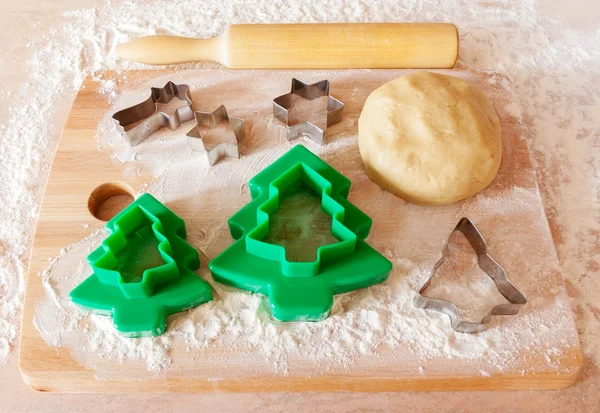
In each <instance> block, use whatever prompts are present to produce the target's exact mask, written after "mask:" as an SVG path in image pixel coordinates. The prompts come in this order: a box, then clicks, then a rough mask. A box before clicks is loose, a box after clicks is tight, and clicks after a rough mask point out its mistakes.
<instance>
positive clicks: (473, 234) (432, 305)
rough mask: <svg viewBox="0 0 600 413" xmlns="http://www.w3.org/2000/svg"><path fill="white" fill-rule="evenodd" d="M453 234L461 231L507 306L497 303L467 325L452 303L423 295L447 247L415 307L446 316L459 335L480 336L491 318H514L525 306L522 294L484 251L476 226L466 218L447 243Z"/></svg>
mask: <svg viewBox="0 0 600 413" xmlns="http://www.w3.org/2000/svg"><path fill="white" fill-rule="evenodd" d="M455 231H460V232H462V233H463V234H464V235H465V237H466V238H467V240H468V241H469V243H470V244H471V247H472V248H473V250H474V251H475V253H476V254H477V260H478V263H479V267H480V268H481V269H482V270H483V272H485V273H486V274H487V275H488V276H489V277H490V278H491V279H492V281H494V284H495V285H496V288H497V289H498V291H499V292H500V294H502V295H503V296H504V298H506V299H507V300H508V302H509V303H508V304H498V305H495V306H494V307H492V308H491V309H490V310H489V311H488V313H487V314H486V315H485V316H484V317H483V318H482V319H481V322H479V323H477V322H469V321H465V320H463V319H462V318H461V317H460V315H459V312H458V308H457V307H456V305H454V304H453V303H452V302H450V301H448V300H443V299H441V298H431V297H425V296H423V293H424V292H425V290H427V288H428V287H429V286H430V284H431V281H432V280H433V277H435V274H436V272H437V269H438V268H439V267H440V266H441V265H442V263H443V262H444V260H445V257H446V254H447V252H448V244H449V242H446V245H445V246H444V250H443V253H442V256H441V257H440V259H439V260H438V261H437V262H436V263H435V265H434V267H433V270H432V272H431V275H430V276H429V278H428V279H427V281H426V282H425V284H423V286H422V287H421V288H420V289H419V292H418V293H417V296H416V297H415V299H414V305H415V306H416V307H418V308H423V309H426V310H434V311H439V312H441V313H444V314H446V315H447V316H448V317H449V318H450V322H451V325H452V328H453V329H454V330H455V331H457V332H460V333H479V332H481V331H483V330H484V328H485V325H486V324H488V323H489V322H490V321H491V319H492V316H494V315H514V314H517V313H518V312H519V310H520V309H521V307H522V306H523V305H524V304H526V303H527V298H526V297H525V295H524V294H523V293H522V292H521V291H519V289H518V288H517V287H516V286H515V285H514V284H513V283H512V282H511V281H510V279H509V278H508V276H507V275H506V272H505V271H504V268H502V266H500V264H498V263H497V262H496V261H495V260H494V259H493V258H492V257H491V256H490V255H489V254H488V252H487V244H486V242H485V240H484V238H483V236H482V235H481V233H480V232H479V230H478V229H477V227H476V226H475V224H473V223H472V222H471V220H469V219H468V218H462V219H461V220H460V221H459V222H458V224H457V225H456V227H454V229H453V230H452V232H451V233H450V236H449V237H448V241H449V240H450V237H451V236H452V234H454V232H455Z"/></svg>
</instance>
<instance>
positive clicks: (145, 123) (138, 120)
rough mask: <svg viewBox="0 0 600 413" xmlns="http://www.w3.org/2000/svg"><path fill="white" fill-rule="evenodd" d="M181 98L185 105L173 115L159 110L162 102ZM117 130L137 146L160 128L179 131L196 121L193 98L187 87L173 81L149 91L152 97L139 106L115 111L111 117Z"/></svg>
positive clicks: (131, 143)
mask: <svg viewBox="0 0 600 413" xmlns="http://www.w3.org/2000/svg"><path fill="white" fill-rule="evenodd" d="M173 98H175V99H179V100H181V101H183V102H184V105H183V106H181V107H179V108H177V109H176V110H175V112H174V113H173V115H172V116H171V115H169V114H167V113H165V112H162V111H159V110H158V104H159V103H165V104H166V103H169V102H170V101H171V99H173ZM112 118H113V120H114V122H115V125H116V127H117V131H118V132H119V133H121V135H123V137H124V138H125V139H126V140H127V142H128V143H129V144H130V145H131V146H136V145H138V144H139V143H141V142H142V141H144V140H145V139H146V138H148V137H149V136H150V135H152V134H153V133H155V132H156V131H158V130H159V129H162V128H166V127H168V128H169V129H171V130H175V129H177V128H178V127H179V126H180V125H181V124H182V123H185V122H188V121H190V120H192V119H194V112H193V110H192V95H191V93H190V88H189V86H188V85H183V84H181V85H178V84H175V83H173V82H171V81H169V82H167V84H166V85H164V86H163V87H153V88H150V97H149V98H148V99H146V100H145V101H143V102H141V103H138V104H137V105H134V106H131V107H128V108H126V109H123V110H120V111H118V112H116V113H115V114H114V115H113V116H112Z"/></svg>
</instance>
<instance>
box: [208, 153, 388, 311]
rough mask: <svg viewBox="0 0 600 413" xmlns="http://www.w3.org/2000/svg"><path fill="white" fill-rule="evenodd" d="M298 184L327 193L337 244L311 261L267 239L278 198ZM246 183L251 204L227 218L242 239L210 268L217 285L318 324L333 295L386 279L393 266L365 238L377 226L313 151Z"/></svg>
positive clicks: (346, 183) (324, 202) (289, 157)
mask: <svg viewBox="0 0 600 413" xmlns="http://www.w3.org/2000/svg"><path fill="white" fill-rule="evenodd" d="M300 184H305V185H307V186H308V187H310V188H312V189H313V190H314V191H316V192H317V193H318V194H320V195H321V208H322V210H323V211H324V212H325V213H327V214H328V215H329V216H331V218H332V220H331V224H332V225H331V233H332V235H333V236H334V237H335V238H336V239H337V240H338V242H337V243H334V244H328V245H322V246H320V247H319V248H318V249H317V258H316V260H315V261H312V262H292V261H288V260H287V258H286V253H285V248H284V247H282V246H280V245H275V244H269V243H266V242H264V241H263V240H264V239H265V238H266V237H267V235H268V233H269V215H270V214H272V213H274V212H275V211H276V210H277V209H278V208H279V201H280V198H281V197H282V196H284V195H285V194H286V193H287V192H288V191H289V192H291V191H294V190H296V189H297V188H298V186H299V185H300ZM248 186H249V188H250V195H251V197H252V201H250V202H249V203H248V204H247V205H245V206H244V207H243V208H242V209H241V210H239V211H238V212H237V213H236V214H235V215H233V216H232V217H231V218H230V219H229V221H228V223H229V228H230V232H231V236H232V237H233V238H234V239H236V241H235V242H234V243H233V244H232V245H231V246H230V247H229V248H227V249H226V250H225V251H223V252H222V253H221V254H219V255H218V256H217V257H215V258H214V259H213V260H212V261H211V262H210V263H209V264H208V266H209V268H210V270H211V272H212V274H213V277H214V279H215V280H216V281H218V282H221V283H223V284H227V285H231V286H234V287H237V288H240V289H244V290H248V291H253V292H257V293H261V294H264V295H267V296H268V297H269V301H270V307H271V312H272V314H273V316H274V317H275V318H276V319H278V320H281V321H319V320H323V319H325V318H327V316H328V315H329V313H330V312H331V306H332V304H333V295H334V294H340V293H344V292H348V291H353V290H356V289H359V288H364V287H368V286H370V285H374V284H378V283H380V282H383V281H385V280H386V279H387V277H388V274H389V272H390V270H391V269H392V263H391V262H390V261H389V260H387V259H386V258H385V257H384V256H383V255H381V254H380V253H378V252H377V251H375V250H374V249H373V248H371V247H370V246H369V245H368V244H367V243H366V242H365V241H364V239H365V238H366V237H367V236H368V235H369V231H370V229H371V223H372V221H371V218H369V217H368V216H367V215H365V214H364V213H363V212H362V211H360V210H359V209H358V208H356V207H355V206H354V205H352V204H351V203H350V202H349V201H348V200H347V197H348V192H349V190H350V180H349V179H348V178H346V177H345V176H343V175H342V174H340V173H339V172H338V171H336V170H335V169H334V168H332V167H331V166H329V165H328V164H327V163H325V162H324V161H323V160H321V159H320V158H319V157H318V156H316V155H315V154H313V153H312V152H310V151H309V150H308V149H306V148H305V147H303V146H301V145H297V146H295V147H294V148H292V149H291V150H290V151H288V152H287V153H286V154H285V155H283V156H282V157H281V158H279V159H278V160H277V161H275V162H274V163H273V164H271V165H269V166H268V167H267V168H266V169H265V170H263V171H262V172H260V173H259V174H257V175H256V176H255V177H254V178H252V179H251V180H250V182H249V184H248Z"/></svg>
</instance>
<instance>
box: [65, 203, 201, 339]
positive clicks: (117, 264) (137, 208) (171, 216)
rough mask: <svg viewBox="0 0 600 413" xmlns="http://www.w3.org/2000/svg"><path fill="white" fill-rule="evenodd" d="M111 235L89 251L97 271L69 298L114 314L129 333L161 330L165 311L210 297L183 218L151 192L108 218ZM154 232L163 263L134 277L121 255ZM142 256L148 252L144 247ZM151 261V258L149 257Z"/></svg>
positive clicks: (90, 259)
mask: <svg viewBox="0 0 600 413" xmlns="http://www.w3.org/2000/svg"><path fill="white" fill-rule="evenodd" d="M106 228H107V229H108V231H109V233H110V234H109V236H108V237H107V238H106V239H105V240H104V241H103V242H102V245H101V246H100V247H98V248H97V249H96V250H94V251H93V252H92V253H91V254H90V255H89V256H88V262H89V264H90V266H91V267H92V269H93V271H94V273H93V274H92V275H90V276H89V277H88V278H87V279H86V280H84V281H83V282H82V283H81V284H79V285H78V286H77V287H76V288H75V289H73V291H71V300H72V301H73V302H74V303H76V304H78V305H80V306H83V307H85V308H88V309H91V310H93V311H95V312H99V313H103V314H107V315H112V316H113V321H114V324H115V327H116V328H117V330H119V332H121V333H122V334H124V335H126V336H129V337H140V336H145V335H154V336H157V335H160V334H162V333H163V332H164V331H165V329H166V320H167V316H168V315H170V314H173V313H176V312H179V311H183V310H186V309H188V308H191V307H195V306H197V305H199V304H202V303H204V302H206V301H210V300H211V299H212V292H211V289H210V285H209V284H208V283H206V282H205V281H204V280H202V279H201V278H199V277H198V276H197V275H196V274H194V272H193V271H194V270H196V269H198V268H199V267H200V260H199V258H198V252H197V251H196V249H195V248H194V247H192V246H191V245H190V244H188V243H187V242H186V241H185V240H184V239H185V237H186V230H185V223H184V221H183V220H182V219H181V218H180V217H178V216H177V215H175V213H173V212H172V211H171V210H170V209H168V208H167V207H166V206H164V205H163V204H162V203H160V202H159V201H158V200H156V199H155V198H154V197H153V196H152V195H150V194H144V195H142V196H140V197H139V198H138V199H137V200H135V201H134V202H133V203H132V204H131V205H129V206H128V207H127V208H125V209H124V210H123V211H121V212H120V213H119V214H117V215H116V216H115V217H114V218H113V219H111V220H110V221H109V222H108V223H107V224H106ZM148 237H155V239H156V241H157V242H158V245H157V249H158V252H159V254H160V258H161V261H163V263H160V264H158V265H157V266H155V267H153V268H147V269H145V270H143V272H142V274H141V275H140V274H138V277H136V278H135V279H133V280H131V279H130V277H129V276H126V274H125V272H124V270H123V267H122V266H121V264H122V262H121V261H122V260H123V259H124V258H125V259H129V260H131V257H129V256H127V257H124V256H123V252H124V251H125V249H127V248H136V247H139V246H140V245H143V243H144V241H145V240H148ZM139 258H140V261H144V259H145V258H146V254H145V253H144V251H141V257H139ZM146 264H149V265H152V263H146Z"/></svg>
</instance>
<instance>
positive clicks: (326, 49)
mask: <svg viewBox="0 0 600 413" xmlns="http://www.w3.org/2000/svg"><path fill="white" fill-rule="evenodd" d="M117 55H118V56H119V57H121V58H124V59H127V60H132V61H136V62H140V63H147V64H171V63H182V62H192V61H197V60H213V61H216V62H219V63H221V64H223V65H224V66H227V67H229V68H232V69H292V68H293V69H317V68H339V69H344V68H451V67H454V64H455V63H456V59H457V56H458V31H457V29H456V26H454V25H453V24H448V23H420V24H410V23H366V24H362V23H361V24H354V23H349V24H239V25H233V26H230V27H229V28H228V29H227V30H226V31H225V32H224V33H222V34H221V35H219V36H217V37H213V38H210V39H193V38H186V37H176V36H148V37H140V38H137V39H134V40H131V41H129V42H126V43H123V44H121V45H119V46H117Z"/></svg>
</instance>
